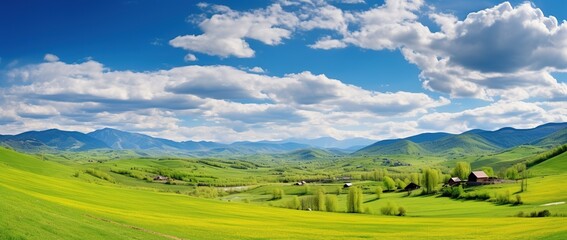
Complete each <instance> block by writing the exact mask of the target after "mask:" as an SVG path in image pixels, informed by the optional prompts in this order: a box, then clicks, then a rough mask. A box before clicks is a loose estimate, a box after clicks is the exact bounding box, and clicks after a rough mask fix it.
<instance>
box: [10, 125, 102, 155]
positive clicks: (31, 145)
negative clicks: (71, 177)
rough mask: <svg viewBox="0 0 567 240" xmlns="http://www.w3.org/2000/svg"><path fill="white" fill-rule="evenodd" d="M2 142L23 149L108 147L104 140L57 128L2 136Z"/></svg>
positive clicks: (59, 149)
mask: <svg viewBox="0 0 567 240" xmlns="http://www.w3.org/2000/svg"><path fill="white" fill-rule="evenodd" d="M2 143H3V145H5V146H10V147H12V148H14V149H19V150H23V151H38V150H57V151H86V150H92V149H99V148H108V147H109V146H108V145H106V144H105V143H104V142H102V141H100V140H98V139H95V138H93V137H90V136H88V135H86V134H83V133H80V132H73V131H62V130H58V129H49V130H45V131H30V132H24V133H21V134H18V135H15V136H10V137H6V138H4V139H3V140H2Z"/></svg>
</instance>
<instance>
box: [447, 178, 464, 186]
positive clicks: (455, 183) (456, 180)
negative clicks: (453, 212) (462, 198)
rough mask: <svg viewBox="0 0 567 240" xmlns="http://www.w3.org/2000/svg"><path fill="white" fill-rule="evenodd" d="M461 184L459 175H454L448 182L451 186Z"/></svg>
mask: <svg viewBox="0 0 567 240" xmlns="http://www.w3.org/2000/svg"><path fill="white" fill-rule="evenodd" d="M459 184H461V179H460V178H459V177H452V178H451V179H449V182H447V185H449V186H451V187H452V186H459Z"/></svg>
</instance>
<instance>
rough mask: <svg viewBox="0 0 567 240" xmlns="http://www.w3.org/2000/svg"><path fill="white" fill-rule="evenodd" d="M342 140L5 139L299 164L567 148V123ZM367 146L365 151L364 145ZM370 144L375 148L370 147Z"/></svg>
mask: <svg viewBox="0 0 567 240" xmlns="http://www.w3.org/2000/svg"><path fill="white" fill-rule="evenodd" d="M371 141H372V140H369V139H365V138H353V139H345V140H337V139H334V138H331V137H323V138H316V139H287V140H284V141H260V142H248V141H244V142H235V143H232V144H222V143H216V142H205V141H201V142H195V141H184V142H176V141H172V140H168V139H163V138H155V137H151V136H148V135H144V134H139V133H131V132H125V131H120V130H116V129H112V128H104V129H100V130H96V131H94V132H91V133H88V134H84V133H80V132H73V131H63V130H58V129H50V130H45V131H30V132H24V133H21V134H18V135H0V145H1V146H7V147H11V148H13V149H16V150H19V151H26V152H37V151H50V150H52V151H86V150H93V149H114V150H134V151H136V152H137V153H139V154H148V153H150V154H160V155H163V154H180V155H184V156H185V155H196V156H228V155H253V154H291V155H288V157H292V158H296V159H312V158H324V157H328V156H337V155H344V154H347V153H349V152H353V151H355V150H358V149H360V150H358V151H356V152H354V154H355V155H361V154H365V155H426V154H471V153H474V154H477V153H488V152H495V151H500V150H504V149H509V148H512V147H516V146H519V145H529V144H532V145H537V146H542V147H553V146H557V145H560V144H565V143H567V123H548V124H544V125H541V126H538V127H536V128H532V129H514V128H502V129H499V130H496V131H485V130H479V129H475V130H470V131H467V132H464V133H461V134H449V133H423V134H419V135H415V136H411V137H407V138H404V139H388V140H382V141H378V142H375V143H373V144H370V143H371ZM363 143H364V144H366V145H365V146H366V147H361V144H363ZM368 144H370V145H368Z"/></svg>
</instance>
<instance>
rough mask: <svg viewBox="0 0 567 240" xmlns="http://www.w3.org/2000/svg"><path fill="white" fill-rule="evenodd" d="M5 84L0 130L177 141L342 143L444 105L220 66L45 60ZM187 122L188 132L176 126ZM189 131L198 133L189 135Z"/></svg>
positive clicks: (306, 75)
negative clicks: (121, 66) (126, 66)
mask: <svg viewBox="0 0 567 240" xmlns="http://www.w3.org/2000/svg"><path fill="white" fill-rule="evenodd" d="M257 70H258V69H257ZM6 78H7V79H9V80H10V81H11V82H18V83H19V84H18V85H13V86H8V87H6V88H0V93H2V94H1V96H2V97H1V98H0V102H1V104H2V106H3V112H2V114H1V115H0V124H2V126H3V127H2V128H3V129H4V130H5V131H7V132H16V131H17V132H21V131H25V130H33V129H43V128H44V127H47V126H50V127H57V128H63V129H70V130H80V131H90V130H93V129H95V128H100V127H105V126H110V127H116V128H120V129H124V130H132V131H137V132H144V133H150V134H151V135H154V136H164V137H165V135H164V134H166V133H167V134H173V135H172V136H169V137H173V138H175V139H178V140H181V139H194V140H222V141H232V140H244V139H248V140H254V139H256V140H261V139H282V138H287V137H291V136H296V137H301V136H305V137H318V136H321V135H322V134H330V135H332V136H333V137H337V138H344V137H348V136H356V135H362V136H370V135H372V134H374V133H378V130H375V131H371V132H368V129H370V128H372V129H381V127H380V126H378V125H379V124H380V122H384V121H386V120H391V119H392V118H399V119H407V118H409V117H412V116H416V115H421V114H425V113H428V112H430V110H431V109H434V108H436V107H438V106H442V105H446V104H448V103H449V101H448V100H447V99H444V98H439V99H433V98H431V97H429V96H427V95H425V94H423V93H409V92H393V93H381V92H374V91H369V90H365V89H362V88H360V87H357V86H353V85H348V84H345V83H343V82H341V81H339V80H336V79H331V78H328V77H327V76H325V75H322V74H320V75H315V74H313V73H311V72H307V71H306V72H301V73H297V74H288V75H285V76H281V77H278V76H268V75H265V74H257V73H253V72H247V71H245V70H239V69H236V68H234V67H229V66H195V65H193V66H184V67H176V68H172V69H167V70H159V71H153V72H132V71H115V70H111V69H108V68H105V67H104V66H103V65H102V64H101V63H98V62H95V61H87V62H83V63H73V64H68V63H64V62H47V63H41V64H36V65H28V66H24V67H20V68H15V69H12V70H10V71H8V72H7V73H6ZM192 119H196V120H198V121H199V124H198V127H185V126H186V125H192V122H191V121H192ZM403 121H406V120H403ZM41 122H50V124H48V125H41ZM392 128H394V127H392ZM196 129H198V130H199V131H200V132H201V133H202V134H203V135H196V133H194V132H191V130H196ZM205 129H210V130H211V131H213V130H214V131H218V132H215V133H214V134H213V133H211V134H205V132H206V131H205ZM227 129H231V130H230V131H225V130H227ZM394 129H398V128H394ZM221 130H222V131H225V132H224V134H221ZM400 131H401V130H400ZM228 133H233V134H234V135H232V136H229V135H230V134H228Z"/></svg>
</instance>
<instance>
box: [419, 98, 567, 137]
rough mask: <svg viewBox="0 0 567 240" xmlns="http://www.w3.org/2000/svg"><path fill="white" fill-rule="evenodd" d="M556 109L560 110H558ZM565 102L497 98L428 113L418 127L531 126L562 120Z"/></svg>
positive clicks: (479, 127)
mask: <svg viewBox="0 0 567 240" xmlns="http://www.w3.org/2000/svg"><path fill="white" fill-rule="evenodd" d="M557 113H559V114H557ZM561 113H563V114H561ZM564 113H565V102H563V103H556V104H549V103H530V102H523V101H497V102H494V103H492V104H490V105H488V106H483V107H478V108H472V109H467V110H464V111H461V112H452V113H450V112H444V113H431V114H427V115H425V116H423V117H421V118H420V119H419V120H418V125H419V128H421V129H429V130H432V131H440V130H441V131H451V132H455V133H460V132H463V131H467V130H470V129H488V130H493V129H497V128H502V127H510V126H511V127H516V128H531V127H536V126H538V125H541V124H544V123H548V122H565V121H567V115H565V114H564Z"/></svg>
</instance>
